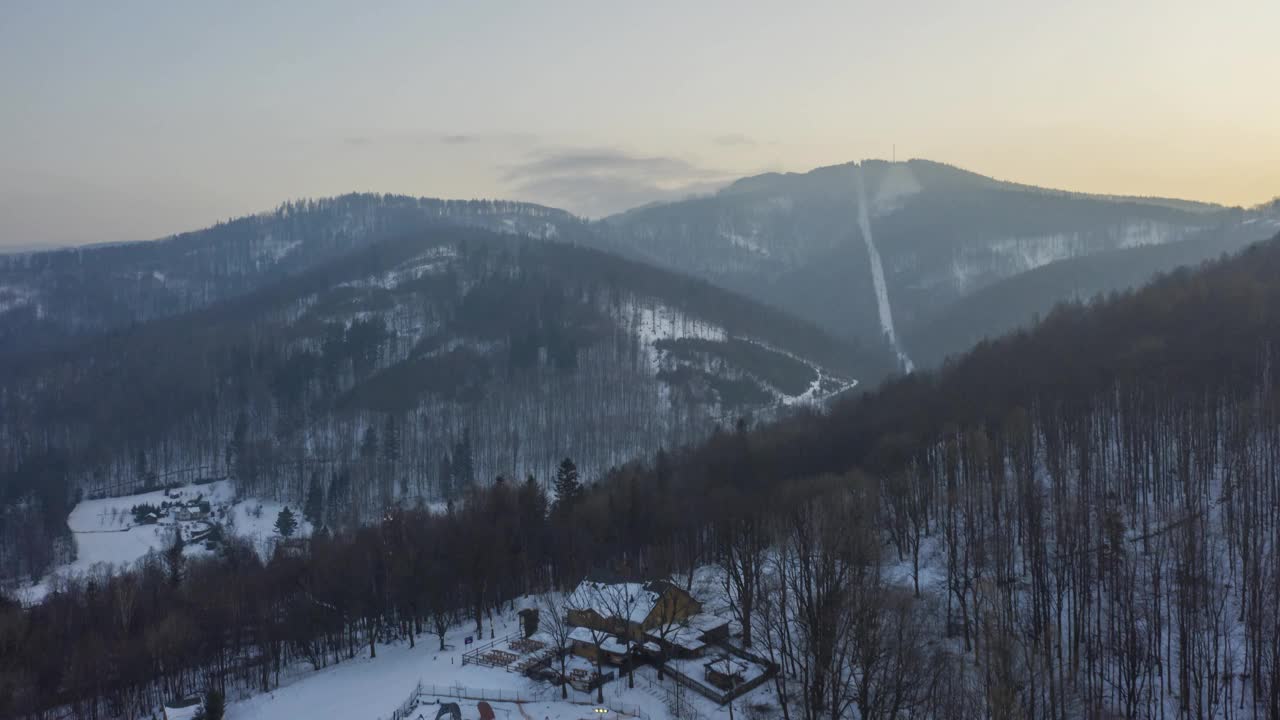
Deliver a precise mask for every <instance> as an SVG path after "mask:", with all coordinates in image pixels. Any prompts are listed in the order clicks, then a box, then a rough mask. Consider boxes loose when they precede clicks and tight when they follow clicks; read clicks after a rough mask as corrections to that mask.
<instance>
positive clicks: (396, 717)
mask: <svg viewBox="0 0 1280 720" xmlns="http://www.w3.org/2000/svg"><path fill="white" fill-rule="evenodd" d="M421 696H422V681H421V680H419V681H418V684H417V685H416V686H415V687H414V688H413V692H412V693H411V694H410V695H409V697H407V698H405V701H404V702H402V703H400V707H398V708H396V711H395V712H393V713H391V716H390V717H388V718H387V720H405V718H407V717H409V714H410V713H412V712H413V711H414V709H415V708H417V707H418V698H419V697H421Z"/></svg>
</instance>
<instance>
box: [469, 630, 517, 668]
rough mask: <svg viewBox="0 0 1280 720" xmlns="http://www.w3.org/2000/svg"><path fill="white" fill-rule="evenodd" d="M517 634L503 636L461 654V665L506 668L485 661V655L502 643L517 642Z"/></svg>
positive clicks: (502, 665)
mask: <svg viewBox="0 0 1280 720" xmlns="http://www.w3.org/2000/svg"><path fill="white" fill-rule="evenodd" d="M520 637H521V635H520V634H519V633H511V634H510V635H504V636H502V637H500V638H498V639H497V640H490V641H489V642H487V643H484V644H477V645H476V647H475V649H474V650H468V651H467V652H464V653H463V654H462V664H463V665H484V666H485V667H506V665H504V664H500V663H496V662H493V661H490V660H489V659H487V657H486V655H487V654H488V653H491V652H493V651H494V650H496V649H498V646H499V645H502V644H503V643H510V642H511V641H512V640H519V639H520Z"/></svg>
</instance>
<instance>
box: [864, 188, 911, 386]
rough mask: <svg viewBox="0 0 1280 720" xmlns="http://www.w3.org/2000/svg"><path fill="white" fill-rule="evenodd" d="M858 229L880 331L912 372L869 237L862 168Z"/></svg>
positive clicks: (877, 256)
mask: <svg viewBox="0 0 1280 720" xmlns="http://www.w3.org/2000/svg"><path fill="white" fill-rule="evenodd" d="M855 177H856V178H857V186H858V227H859V228H860V229H861V230H862V239H863V241H865V242H866V244H867V257H869V258H870V260H871V283H872V285H874V286H875V291H876V307H877V309H878V310H879V311H880V329H881V331H882V332H883V333H884V334H885V335H886V336H887V337H888V338H889V346H890V347H892V348H893V351H894V353H896V354H897V356H898V364H899V365H901V366H902V369H903V370H904V371H906V372H909V373H910V372H914V371H915V364H914V363H912V362H911V358H909V357H907V354H906V353H905V352H903V350H902V346H901V345H899V344H898V334H897V332H895V331H894V329H893V309H892V308H891V307H890V306H889V287H888V286H887V285H886V284H885V281H884V264H883V263H881V262H880V251H879V250H877V249H876V242H875V240H874V239H873V238H872V237H871V218H870V216H869V215H868V213H867V188H866V183H865V182H864V181H863V179H862V168H861V167H859V168H858V173H857V175H856V176H855Z"/></svg>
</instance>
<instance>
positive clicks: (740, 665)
mask: <svg viewBox="0 0 1280 720" xmlns="http://www.w3.org/2000/svg"><path fill="white" fill-rule="evenodd" d="M707 669H708V670H710V671H711V672H717V673H720V674H721V675H745V674H746V673H747V670H748V667H747V664H746V663H744V662H742V661H741V660H738V659H736V658H731V657H722V658H720V659H719V660H712V661H711V662H709V663H707Z"/></svg>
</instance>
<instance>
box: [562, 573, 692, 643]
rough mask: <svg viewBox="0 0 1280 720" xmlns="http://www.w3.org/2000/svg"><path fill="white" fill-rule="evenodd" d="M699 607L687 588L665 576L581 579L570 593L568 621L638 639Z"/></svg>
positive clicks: (680, 619) (684, 616) (575, 624)
mask: <svg viewBox="0 0 1280 720" xmlns="http://www.w3.org/2000/svg"><path fill="white" fill-rule="evenodd" d="M701 610H702V605H701V604H700V603H699V602H698V601H697V600H695V599H694V598H693V596H692V595H690V594H689V593H688V592H686V591H685V590H684V589H682V588H680V587H679V586H677V585H675V584H674V583H672V582H670V581H667V580H653V581H650V582H647V583H638V582H606V581H599V580H591V579H587V580H583V581H582V583H580V584H579V585H578V587H577V589H576V590H574V591H573V593H572V594H571V595H570V596H569V611H568V620H569V624H570V625H574V626H576V627H583V628H591V629H593V630H602V631H604V632H608V633H612V634H614V635H617V636H618V637H627V636H630V637H631V639H632V640H635V641H641V640H643V639H644V636H645V633H646V632H647V631H650V630H653V629H655V628H658V627H661V626H663V625H668V624H672V623H676V622H679V621H682V620H684V619H686V618H689V617H691V616H693V615H696V614H698V613H699V612H700V611H701Z"/></svg>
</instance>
